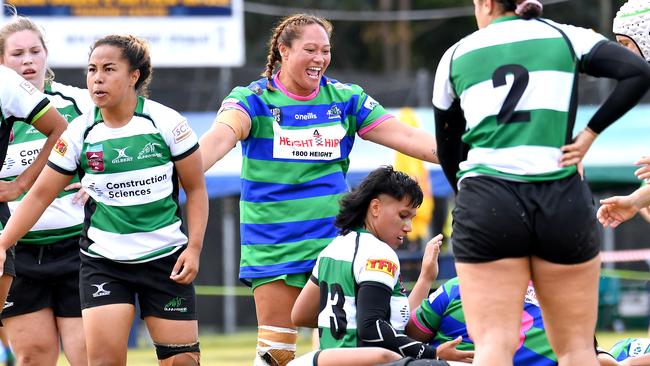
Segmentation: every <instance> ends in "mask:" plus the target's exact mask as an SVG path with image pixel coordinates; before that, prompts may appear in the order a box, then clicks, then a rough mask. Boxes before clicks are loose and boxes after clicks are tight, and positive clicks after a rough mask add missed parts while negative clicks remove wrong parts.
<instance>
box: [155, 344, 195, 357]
mask: <svg viewBox="0 0 650 366" xmlns="http://www.w3.org/2000/svg"><path fill="white" fill-rule="evenodd" d="M153 345H154V346H155V347H156V356H158V359H159V360H164V359H166V358H170V357H173V356H175V355H178V354H181V353H196V354H200V353H201V349H200V348H199V342H198V341H196V342H194V343H188V344H162V343H154V344H153Z"/></svg>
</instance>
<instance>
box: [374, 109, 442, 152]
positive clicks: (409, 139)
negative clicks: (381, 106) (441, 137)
mask: <svg viewBox="0 0 650 366" xmlns="http://www.w3.org/2000/svg"><path fill="white" fill-rule="evenodd" d="M363 138H364V139H367V140H370V141H372V142H374V143H377V144H380V145H384V146H386V147H389V148H391V149H393V150H397V151H399V152H401V153H403V154H406V155H408V156H412V157H414V158H416V159H420V160H424V161H428V162H431V163H436V164H439V163H440V162H439V160H438V150H437V144H436V139H435V137H434V136H433V135H432V134H430V133H429V132H427V131H425V130H423V129H421V128H414V127H411V126H408V125H406V124H404V123H402V122H400V121H399V120H398V119H397V118H395V117H392V118H389V119H387V120H385V121H383V122H382V123H380V124H379V125H378V126H377V127H375V128H373V129H372V130H370V131H368V132H367V133H366V134H365V135H363Z"/></svg>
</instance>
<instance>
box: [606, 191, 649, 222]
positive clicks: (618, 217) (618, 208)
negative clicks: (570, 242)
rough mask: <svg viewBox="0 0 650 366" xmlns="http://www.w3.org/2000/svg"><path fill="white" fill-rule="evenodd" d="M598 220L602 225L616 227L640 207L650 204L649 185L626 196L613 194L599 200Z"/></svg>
mask: <svg viewBox="0 0 650 366" xmlns="http://www.w3.org/2000/svg"><path fill="white" fill-rule="evenodd" d="M600 203H601V204H602V206H600V208H599V209H598V214H597V215H598V220H599V221H600V223H601V224H603V226H605V227H607V226H611V227H617V226H618V225H620V224H621V223H623V222H625V221H627V220H629V219H631V218H632V217H634V215H636V213H637V212H638V211H639V210H640V209H641V208H645V207H648V205H650V186H643V187H641V188H639V189H637V190H636V191H634V192H632V193H631V194H629V195H627V196H614V197H610V198H606V199H603V200H600Z"/></svg>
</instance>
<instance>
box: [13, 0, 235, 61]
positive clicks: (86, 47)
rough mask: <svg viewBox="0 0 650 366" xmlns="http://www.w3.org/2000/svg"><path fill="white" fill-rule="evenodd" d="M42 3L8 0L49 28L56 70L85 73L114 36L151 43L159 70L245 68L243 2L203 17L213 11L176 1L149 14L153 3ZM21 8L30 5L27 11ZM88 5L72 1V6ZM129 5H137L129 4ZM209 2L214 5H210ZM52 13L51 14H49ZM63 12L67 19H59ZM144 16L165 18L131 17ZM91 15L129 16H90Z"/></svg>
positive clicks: (224, 1) (226, 3)
mask: <svg viewBox="0 0 650 366" xmlns="http://www.w3.org/2000/svg"><path fill="white" fill-rule="evenodd" d="M39 1H40V3H42V4H40V3H39ZM39 1H34V0H30V1H25V0H13V1H12V0H8V1H6V3H10V4H14V5H16V8H17V9H18V13H19V14H20V15H26V16H29V17H30V18H31V19H32V20H33V21H34V22H36V23H37V24H38V25H39V26H41V27H43V29H44V30H45V38H46V42H47V47H48V50H49V55H48V56H49V57H48V61H49V64H50V66H52V67H84V68H85V67H86V65H87V62H88V54H89V51H90V46H91V45H92V43H93V42H94V41H95V40H97V39H99V38H101V37H104V36H106V35H108V34H132V35H135V36H138V37H142V38H145V39H146V40H147V41H148V42H149V46H150V50H151V58H152V63H153V66H154V67H235V66H242V65H243V64H244V43H245V42H244V20H243V4H242V0H221V1H218V2H219V3H220V4H219V5H220V7H219V9H226V10H227V11H226V13H225V14H216V15H201V13H200V12H198V14H197V13H196V11H195V10H194V9H210V8H211V7H210V6H203V7H201V8H196V7H192V6H189V5H184V4H185V3H188V4H195V3H197V0H192V1H188V0H176V1H172V3H176V5H175V6H167V7H160V8H149V9H147V6H146V4H145V3H147V1H150V0H139V1H130V2H124V1H118V2H115V1H114V0H113V1H111V0H94V1H90V2H91V3H92V2H94V3H96V7H95V8H92V9H89V8H87V7H81V5H64V6H57V4H64V3H65V2H66V1H65V0H62V1H61V0H60V1H52V0H39ZM50 2H51V3H52V4H50ZM199 2H200V1H199ZM203 2H206V0H203ZM21 3H24V4H25V6H21ZM35 3H39V4H38V5H39V6H35V5H34V4H35ZM55 3H56V4H55ZM87 3H88V2H75V1H71V2H70V4H87ZM113 3H114V4H113ZM126 3H129V4H131V5H128V6H125V5H123V4H126ZM135 3H138V4H136V5H139V6H140V7H139V9H140V12H135V10H138V8H137V7H134V6H133V4H135ZM158 3H159V1H158ZM167 3H170V2H169V1H167ZM209 3H210V1H207V2H206V4H209ZM213 3H214V1H213ZM39 8H42V10H41V9H39ZM214 8H215V7H212V9H214ZM50 9H55V10H54V11H52V10H50ZM179 9H181V11H179ZM185 9H189V10H187V11H186V10H185ZM48 10H50V12H51V15H50V14H44V13H45V12H47V11H48ZM147 11H151V12H153V13H151V12H149V13H148V12H147ZM189 11H195V13H194V14H193V15H187V16H185V15H182V14H183V12H189ZM61 13H63V14H64V15H63V16H61V15H59V14H61ZM138 13H140V14H142V13H143V14H147V15H150V14H153V15H158V14H160V16H131V15H129V14H138ZM78 14H82V15H78ZM87 14H90V15H93V14H102V15H103V14H127V15H121V16H88V15H87ZM165 14H166V15H165ZM179 14H180V15H179ZM5 17H6V15H5Z"/></svg>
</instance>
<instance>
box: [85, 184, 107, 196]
mask: <svg viewBox="0 0 650 366" xmlns="http://www.w3.org/2000/svg"><path fill="white" fill-rule="evenodd" d="M88 189H90V190H91V191H93V192H95V194H96V195H97V196H98V197H102V196H104V191H102V190H101V189H99V188H97V185H95V183H94V182H93V183H90V185H88Z"/></svg>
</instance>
